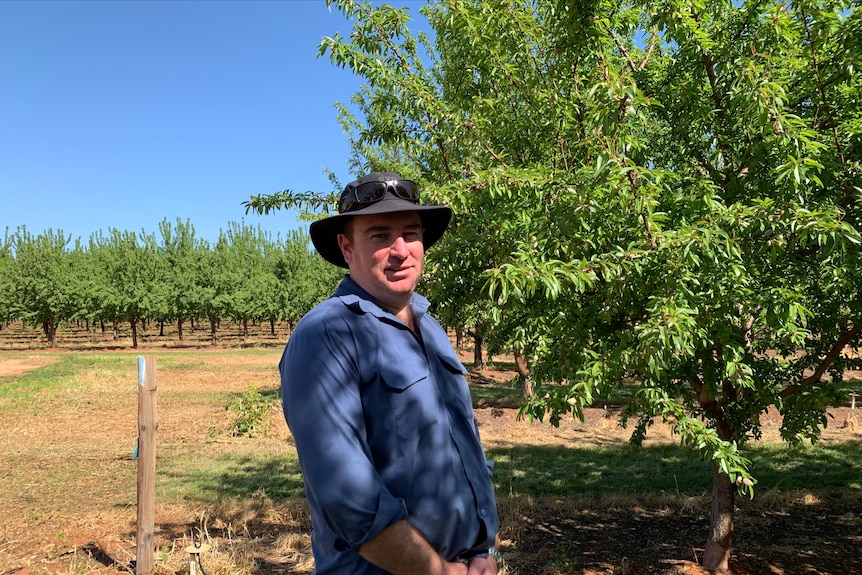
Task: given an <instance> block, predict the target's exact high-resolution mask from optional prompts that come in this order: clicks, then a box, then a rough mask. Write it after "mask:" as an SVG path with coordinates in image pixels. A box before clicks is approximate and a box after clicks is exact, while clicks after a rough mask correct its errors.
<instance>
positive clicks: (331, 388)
mask: <svg viewBox="0 0 862 575" xmlns="http://www.w3.org/2000/svg"><path fill="white" fill-rule="evenodd" d="M451 215H452V212H451V210H450V209H449V208H448V207H447V206H421V205H419V190H418V188H417V186H416V184H415V183H413V182H411V181H409V180H402V179H401V176H399V175H398V174H396V173H394V172H374V173H371V174H369V175H367V176H364V177H362V178H360V179H358V180H356V181H354V182H351V183H350V184H348V185H347V186H346V187H345V188H344V191H343V192H342V194H341V198H340V201H339V205H338V214H337V215H334V216H332V217H329V218H326V219H323V220H320V221H317V222H314V223H313V224H312V225H311V239H312V242H313V243H314V246H315V248H316V249H317V251H318V252H319V253H320V255H321V256H323V258H324V259H326V260H327V261H329V262H330V263H332V264H334V265H336V266H340V267H345V268H348V269H349V271H350V273H349V274H348V275H346V276H345V277H344V279H343V280H342V282H341V284H340V285H339V287H338V290H337V291H336V293H335V295H334V296H333V297H331V298H329V299H328V300H326V301H324V302H323V303H321V304H320V305H318V306H317V307H316V308H314V309H313V310H312V311H311V312H309V313H308V314H307V315H306V316H305V317H304V318H303V319H302V321H300V322H299V324H298V325H297V327H296V329H295V330H294V332H293V333H292V334H291V337H290V341H289V342H288V344H287V347H286V348H285V351H284V355H283V356H282V359H281V363H280V365H279V369H280V371H281V385H282V400H283V407H284V416H285V420H286V421H287V424H288V426H289V427H290V429H291V432H292V433H293V437H294V439H295V441H296V449H297V452H298V454H299V461H300V465H301V467H302V472H303V477H304V481H305V491H306V496H307V498H308V502H309V507H310V509H311V519H312V524H313V531H312V550H313V552H314V559H315V573H316V574H318V575H383V574H394V575H420V574H434V575H440V574H450V575H453V574H457V575H465V574H466V575H493V574H494V573H496V572H497V557H498V555H497V553H496V551H495V550H494V549H493V545H494V542H495V537H496V534H497V530H498V528H499V520H498V518H497V509H496V502H495V500H494V491H493V487H492V484H491V477H490V470H491V464H490V462H488V461H487V460H486V459H485V455H484V453H483V451H482V446H481V445H480V443H479V434H478V428H477V427H476V422H475V420H474V418H473V410H472V404H471V401H470V394H469V390H468V388H467V383H466V380H465V379H464V375H463V374H464V371H465V370H464V367H463V366H462V365H461V363H460V361H458V357H457V355H456V354H455V352H454V350H453V349H452V346H451V344H450V343H449V339H448V337H447V335H446V332H445V331H444V330H443V329H442V328H441V327H440V325H439V324H438V323H437V322H436V321H435V320H434V319H433V318H432V317H431V316H429V315H428V314H427V313H426V311H427V309H428V305H429V304H428V301H427V300H426V299H425V298H423V297H422V296H420V295H418V294H415V293H414V290H415V288H416V284H417V282H418V281H419V278H420V276H421V275H422V264H423V260H424V255H425V249H426V248H429V247H431V246H432V245H433V244H434V243H435V242H436V241H437V240H438V239H440V236H442V235H443V232H444V231H445V230H446V228H447V227H448V225H449V220H450V218H451Z"/></svg>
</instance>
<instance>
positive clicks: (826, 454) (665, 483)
mask: <svg viewBox="0 0 862 575" xmlns="http://www.w3.org/2000/svg"><path fill="white" fill-rule="evenodd" d="M744 453H745V455H746V456H747V457H750V458H751V460H752V472H753V474H754V476H755V478H757V480H758V485H757V488H756V489H757V491H759V492H762V491H763V490H764V489H772V488H780V489H782V490H792V489H812V490H837V489H852V490H859V489H862V445H860V444H859V443H858V442H841V443H830V444H829V445H822V444H818V445H814V446H810V445H809V446H805V447H801V448H800V447H789V446H785V445H771V444H770V445H757V446H749V447H746V449H745V450H744ZM488 457H489V458H491V459H493V460H494V462H495V468H494V482H495V485H496V488H497V493H498V494H499V495H501V496H523V495H530V496H534V497H543V496H551V497H576V496H583V495H609V494H617V495H642V494H648V493H651V494H659V493H663V494H684V495H702V494H705V493H709V492H710V491H711V490H712V471H711V467H710V464H709V463H708V462H704V461H701V459H700V457H699V456H698V454H697V453H696V452H694V451H692V450H690V449H687V448H684V447H680V446H676V445H657V446H646V447H641V448H634V447H630V446H620V447H615V446H604V447H591V448H566V447H523V448H506V449H492V450H489V451H488Z"/></svg>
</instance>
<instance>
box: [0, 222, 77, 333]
mask: <svg viewBox="0 0 862 575" xmlns="http://www.w3.org/2000/svg"><path fill="white" fill-rule="evenodd" d="M69 241H70V238H69V237H68V236H66V235H65V234H64V233H63V232H62V231H57V232H54V231H53V230H48V231H46V232H43V233H41V234H39V235H37V236H34V235H32V234H31V233H30V232H28V231H27V229H26V228H25V227H23V226H22V227H19V228H18V230H17V231H16V232H15V234H13V236H12V249H13V250H14V253H15V260H14V264H13V265H12V266H10V268H11V269H10V271H11V278H10V279H11V281H10V283H11V285H12V287H13V291H12V293H14V296H13V303H12V311H13V315H14V316H15V317H18V318H20V319H21V320H22V321H24V322H27V323H30V324H32V325H38V326H40V327H41V328H42V330H43V331H44V333H45V337H46V338H47V340H48V345H49V346H50V347H56V345H57V327H58V326H59V323H60V322H61V321H64V320H69V319H72V318H73V317H74V316H75V313H76V309H75V297H74V294H75V285H76V277H75V269H74V268H73V266H72V265H71V258H70V255H69V252H68V250H67V246H68V244H69Z"/></svg>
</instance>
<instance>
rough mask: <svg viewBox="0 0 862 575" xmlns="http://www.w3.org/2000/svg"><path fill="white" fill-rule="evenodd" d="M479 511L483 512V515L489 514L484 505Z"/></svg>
mask: <svg viewBox="0 0 862 575" xmlns="http://www.w3.org/2000/svg"><path fill="white" fill-rule="evenodd" d="M479 513H481V514H482V516H483V517H484V516H485V515H487V514H488V512H487V511H486V510H485V508H484V507H483V508H482V509H480V510H479Z"/></svg>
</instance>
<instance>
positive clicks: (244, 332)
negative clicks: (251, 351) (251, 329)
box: [240, 318, 248, 337]
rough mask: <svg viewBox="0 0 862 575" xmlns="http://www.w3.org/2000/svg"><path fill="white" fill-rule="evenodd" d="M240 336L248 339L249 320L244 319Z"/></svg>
mask: <svg viewBox="0 0 862 575" xmlns="http://www.w3.org/2000/svg"><path fill="white" fill-rule="evenodd" d="M240 335H241V336H243V337H248V320H247V319H246V318H243V319H242V329H241V330H240Z"/></svg>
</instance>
